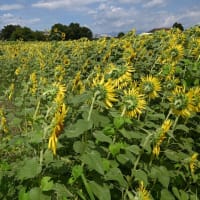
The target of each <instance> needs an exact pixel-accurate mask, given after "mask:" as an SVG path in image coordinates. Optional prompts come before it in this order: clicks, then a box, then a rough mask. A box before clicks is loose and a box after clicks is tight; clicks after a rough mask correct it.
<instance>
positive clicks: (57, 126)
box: [48, 103, 68, 155]
mask: <svg viewBox="0 0 200 200" xmlns="http://www.w3.org/2000/svg"><path fill="white" fill-rule="evenodd" d="M67 111H68V108H66V105H65V104H64V103H63V104H62V105H61V107H60V108H59V110H58V111H57V112H56V113H55V115H54V118H53V120H52V125H53V131H52V133H51V136H50V138H49V143H48V148H49V149H51V150H52V151H53V154H54V155H56V147H57V142H58V136H59V135H60V133H61V132H62V131H63V126H64V119H65V117H66V115H67Z"/></svg>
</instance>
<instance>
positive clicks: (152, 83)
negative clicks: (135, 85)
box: [140, 75, 161, 99]
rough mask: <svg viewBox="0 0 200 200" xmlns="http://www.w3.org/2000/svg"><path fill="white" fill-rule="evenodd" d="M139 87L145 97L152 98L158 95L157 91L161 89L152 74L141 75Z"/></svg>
mask: <svg viewBox="0 0 200 200" xmlns="http://www.w3.org/2000/svg"><path fill="white" fill-rule="evenodd" d="M140 89H141V91H142V93H144V94H145V95H146V96H147V97H149V98H150V99H154V98H156V97H157V96H158V92H159V91H160V90H161V86H160V81H159V79H158V78H156V77H153V76H152V75H149V76H146V77H143V78H142V79H141V83H140Z"/></svg>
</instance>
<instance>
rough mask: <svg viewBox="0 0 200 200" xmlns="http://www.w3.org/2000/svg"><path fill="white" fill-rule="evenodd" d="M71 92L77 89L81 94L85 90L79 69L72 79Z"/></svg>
mask: <svg viewBox="0 0 200 200" xmlns="http://www.w3.org/2000/svg"><path fill="white" fill-rule="evenodd" d="M72 84H73V86H72V92H75V91H77V92H78V94H82V93H83V92H84V91H85V85H84V84H83V81H82V80H81V72H80V71H79V72H78V73H77V74H76V76H75V77H74V79H73V80H72Z"/></svg>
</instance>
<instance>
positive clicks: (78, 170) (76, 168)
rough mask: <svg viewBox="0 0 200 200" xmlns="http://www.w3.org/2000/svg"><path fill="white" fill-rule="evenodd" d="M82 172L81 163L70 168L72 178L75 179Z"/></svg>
mask: <svg viewBox="0 0 200 200" xmlns="http://www.w3.org/2000/svg"><path fill="white" fill-rule="evenodd" d="M82 174H83V167H82V166H81V165H75V166H74V167H73V168H72V176H73V177H74V179H77V178H78V177H80V176H81V175H82Z"/></svg>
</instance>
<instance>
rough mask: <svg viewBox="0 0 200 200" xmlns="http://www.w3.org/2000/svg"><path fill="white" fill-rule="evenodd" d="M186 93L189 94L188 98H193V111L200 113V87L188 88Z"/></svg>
mask: <svg viewBox="0 0 200 200" xmlns="http://www.w3.org/2000/svg"><path fill="white" fill-rule="evenodd" d="M188 93H189V94H190V96H193V100H194V111H195V112H200V87H194V88H190V90H189V92H188Z"/></svg>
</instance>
